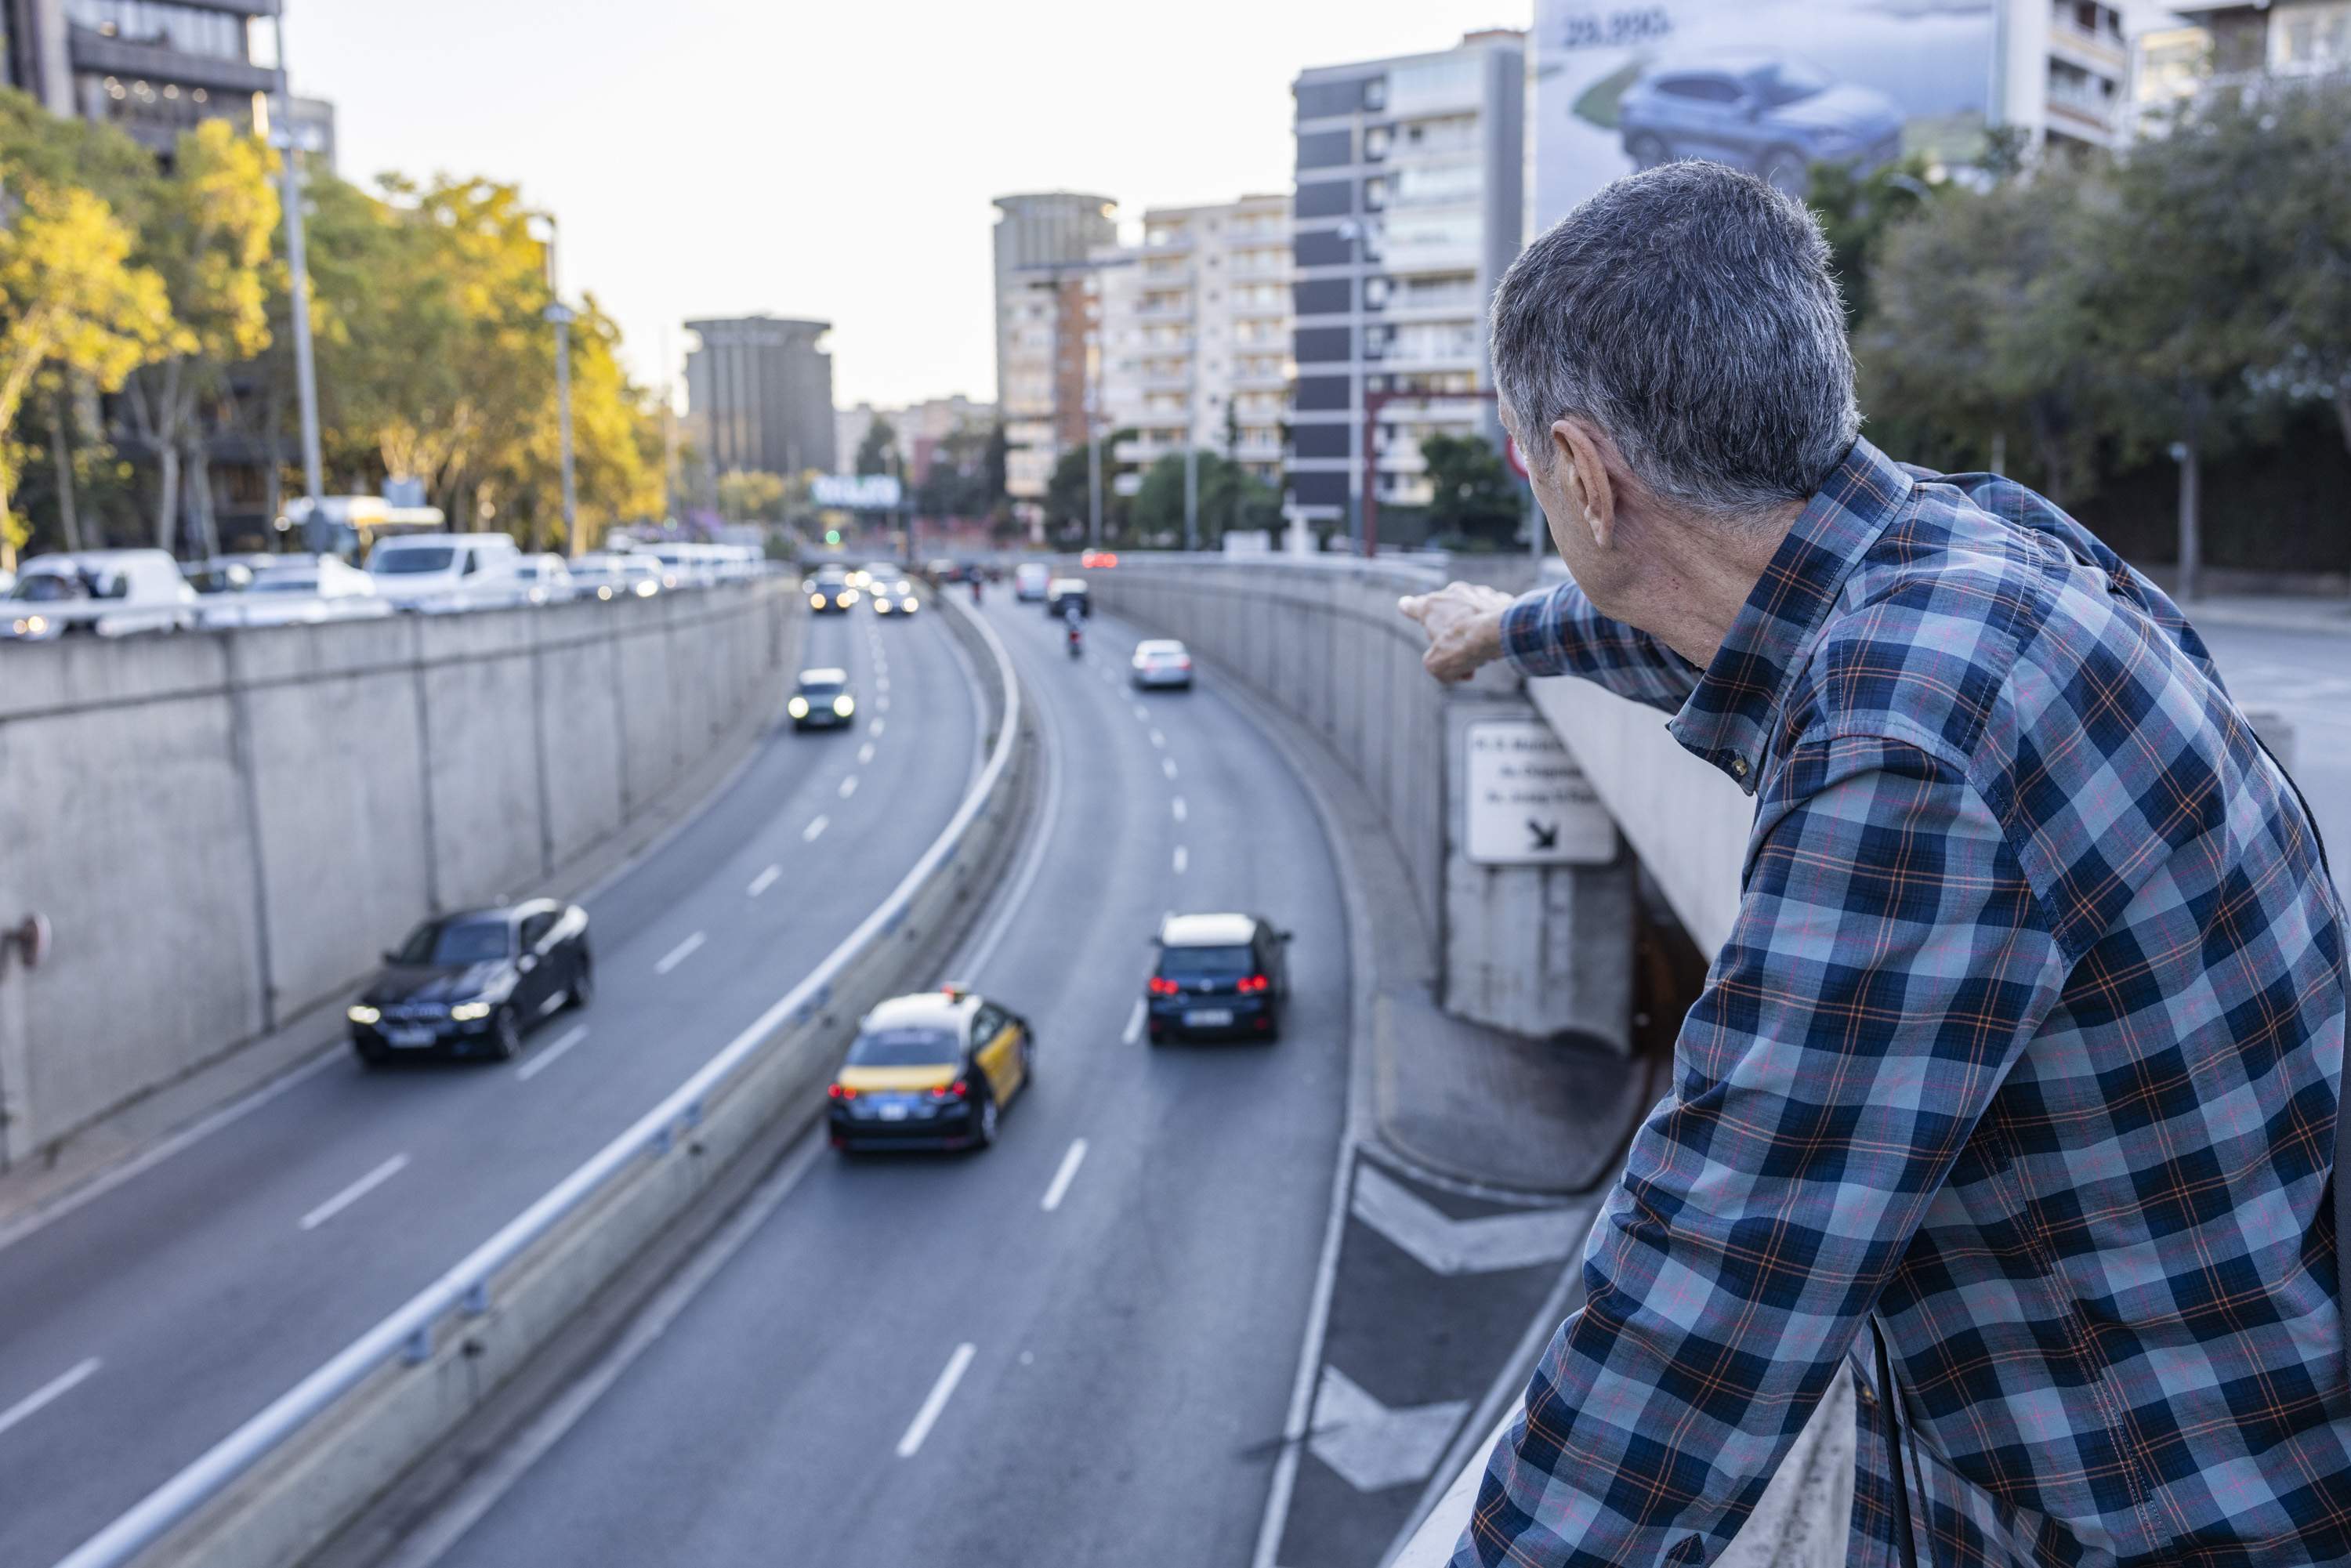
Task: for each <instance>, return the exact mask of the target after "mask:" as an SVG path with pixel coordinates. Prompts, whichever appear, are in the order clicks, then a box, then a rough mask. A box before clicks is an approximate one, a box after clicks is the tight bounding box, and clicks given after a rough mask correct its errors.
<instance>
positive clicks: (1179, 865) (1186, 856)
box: [1175, 844, 1192, 876]
mask: <svg viewBox="0 0 2351 1568" xmlns="http://www.w3.org/2000/svg"><path fill="white" fill-rule="evenodd" d="M1191 863H1192V856H1191V854H1190V853H1189V852H1187V851H1186V849H1185V848H1184V846H1183V845H1182V844H1177V845H1176V846H1175V874H1176V875H1177V876H1182V875H1183V874H1184V868H1185V867H1186V866H1187V865H1190V864H1191Z"/></svg>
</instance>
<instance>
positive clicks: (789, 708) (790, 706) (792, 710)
mask: <svg viewBox="0 0 2351 1568" xmlns="http://www.w3.org/2000/svg"><path fill="white" fill-rule="evenodd" d="M784 711H785V712H786V713H788V714H789V715H791V716H793V717H794V718H806V717H808V698H806V697H794V698H793V699H792V700H791V701H789V702H788V703H786V704H785V705H784Z"/></svg>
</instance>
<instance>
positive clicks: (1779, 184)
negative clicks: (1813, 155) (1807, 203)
mask: <svg viewBox="0 0 2351 1568" xmlns="http://www.w3.org/2000/svg"><path fill="white" fill-rule="evenodd" d="M1811 171H1812V161H1811V160H1810V159H1808V158H1806V157H1805V156H1804V154H1803V153H1802V152H1801V151H1800V150H1798V149H1796V148H1793V147H1773V148H1771V149H1769V150H1768V151H1766V152H1764V154H1763V156H1762V157H1761V158H1759V159H1757V160H1756V161H1755V172H1757V173H1758V174H1760V175H1761V176H1762V177H1763V179H1764V180H1765V181H1766V182H1767V183H1770V185H1771V188H1772V189H1773V190H1775V191H1778V192H1779V193H1781V194H1782V195H1783V196H1794V197H1796V198H1797V199H1798V200H1802V197H1803V194H1804V189H1805V186H1806V185H1807V184H1808V183H1810V180H1811Z"/></svg>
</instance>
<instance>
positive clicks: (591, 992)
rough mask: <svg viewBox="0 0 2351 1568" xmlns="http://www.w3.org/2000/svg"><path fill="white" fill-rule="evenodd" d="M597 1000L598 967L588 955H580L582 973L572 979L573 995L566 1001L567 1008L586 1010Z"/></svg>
mask: <svg viewBox="0 0 2351 1568" xmlns="http://www.w3.org/2000/svg"><path fill="white" fill-rule="evenodd" d="M595 999H596V966H595V965H593V964H592V963H590V962H589V959H588V955H587V954H585V953H582V954H580V972H579V973H578V974H576V975H574V976H572V977H571V994H570V995H569V997H567V998H565V999H564V1005H565V1006H566V1007H573V1008H584V1007H586V1006H587V1005H588V1004H589V1003H590V1002H592V1001H594V1000H595Z"/></svg>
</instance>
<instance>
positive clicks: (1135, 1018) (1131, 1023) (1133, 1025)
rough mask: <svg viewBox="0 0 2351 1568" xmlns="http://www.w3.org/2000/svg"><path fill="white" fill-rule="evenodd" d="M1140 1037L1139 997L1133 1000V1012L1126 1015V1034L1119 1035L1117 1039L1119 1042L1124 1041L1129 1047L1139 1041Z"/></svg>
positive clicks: (1141, 1023)
mask: <svg viewBox="0 0 2351 1568" xmlns="http://www.w3.org/2000/svg"><path fill="white" fill-rule="evenodd" d="M1142 1037H1143V998H1141V997H1137V998H1134V1011H1133V1012H1131V1013H1129V1014H1127V1015H1126V1032H1125V1033H1124V1034H1123V1035H1120V1036H1119V1039H1121V1040H1124V1041H1125V1042H1126V1043H1127V1044H1129V1045H1133V1044H1134V1042H1135V1041H1136V1040H1140V1039H1141V1038H1142Z"/></svg>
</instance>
